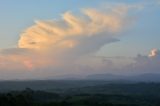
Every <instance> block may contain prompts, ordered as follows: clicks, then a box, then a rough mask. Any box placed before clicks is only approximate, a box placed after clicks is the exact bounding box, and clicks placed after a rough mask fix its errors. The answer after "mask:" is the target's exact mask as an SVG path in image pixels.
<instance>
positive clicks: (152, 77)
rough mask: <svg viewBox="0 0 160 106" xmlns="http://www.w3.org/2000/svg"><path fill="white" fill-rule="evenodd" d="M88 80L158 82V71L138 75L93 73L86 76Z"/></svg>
mask: <svg viewBox="0 0 160 106" xmlns="http://www.w3.org/2000/svg"><path fill="white" fill-rule="evenodd" d="M86 79H89V80H129V81H145V82H160V73H144V74H139V75H128V76H124V75H115V74H93V75H89V76H87V77H86Z"/></svg>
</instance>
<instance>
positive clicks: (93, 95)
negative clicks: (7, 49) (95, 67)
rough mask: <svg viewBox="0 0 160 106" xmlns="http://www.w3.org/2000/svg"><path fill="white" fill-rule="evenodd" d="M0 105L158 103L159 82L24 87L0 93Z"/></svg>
mask: <svg viewBox="0 0 160 106" xmlns="http://www.w3.org/2000/svg"><path fill="white" fill-rule="evenodd" d="M0 106H160V84H156V83H148V84H146V83H138V84H106V85H97V86H96V85H95V86H88V87H79V88H74V89H69V90H66V91H65V92H63V91H62V92H49V91H42V90H32V89H30V88H26V89H25V90H22V91H10V92H7V93H0Z"/></svg>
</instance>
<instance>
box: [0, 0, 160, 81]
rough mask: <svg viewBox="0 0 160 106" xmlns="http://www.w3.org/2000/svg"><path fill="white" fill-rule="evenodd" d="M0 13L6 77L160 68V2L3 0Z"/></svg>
mask: <svg viewBox="0 0 160 106" xmlns="http://www.w3.org/2000/svg"><path fill="white" fill-rule="evenodd" d="M0 13H1V16H0V19H1V20H0V23H1V24H0V29H1V30H0V79H37V78H52V77H54V76H61V75H70V74H73V75H90V74H96V73H116V74H119V73H123V74H135V73H136V74H137V73H152V72H153V73H158V71H159V69H160V67H159V63H160V56H159V55H160V52H159V49H160V20H159V19H160V1H159V0H93V1H90V0H79V1H76V0H68V1H67V0H34V1H33V0H26V1H24V0H23V1H22V0H14V1H11V0H0ZM8 66H10V67H8Z"/></svg>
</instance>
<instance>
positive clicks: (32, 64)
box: [0, 6, 131, 76]
mask: <svg viewBox="0 0 160 106" xmlns="http://www.w3.org/2000/svg"><path fill="white" fill-rule="evenodd" d="M129 9H131V8H128V7H126V8H125V9H122V7H121V6H116V7H113V8H108V9H107V10H106V9H104V10H97V9H83V10H82V14H79V15H74V14H73V13H72V12H66V13H64V14H63V15H62V18H61V19H57V20H41V21H36V22H35V24H34V25H33V26H31V27H29V28H27V29H26V30H25V31H24V32H23V33H22V34H21V35H20V39H19V41H18V48H12V49H5V50H2V51H1V52H0V70H5V67H7V66H8V65H10V67H9V68H8V70H19V71H22V70H36V72H33V73H34V74H33V76H34V75H35V76H36V74H40V73H38V72H40V70H43V72H41V74H42V75H44V73H45V74H46V75H47V72H46V71H47V70H49V72H48V74H50V72H51V71H52V72H51V73H54V71H55V70H66V73H68V71H67V70H76V69H77V68H73V67H76V65H75V63H76V62H77V61H78V64H79V65H80V66H81V63H83V62H84V61H86V57H87V55H90V54H94V53H96V52H97V51H98V50H99V49H100V48H101V47H103V46H104V45H106V44H108V43H112V42H116V41H119V39H117V38H116V36H117V35H120V32H121V31H123V29H125V28H126V27H125V26H127V25H128V22H129V21H131V20H130V18H129V17H128V15H127V14H128V13H127V11H128V10H129ZM83 59H84V60H83ZM87 59H89V57H87ZM79 62H81V63H79ZM19 66H20V67H21V68H19ZM99 66H101V64H99V63H98V64H97V67H99ZM2 67H3V68H2ZM79 70H81V69H79ZM19 71H18V72H19ZM62 72H64V71H62ZM8 73H9V72H8ZM8 73H7V74H8ZM31 73H32V72H31ZM55 73H58V72H57V71H55ZM59 73H61V72H59Z"/></svg>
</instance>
